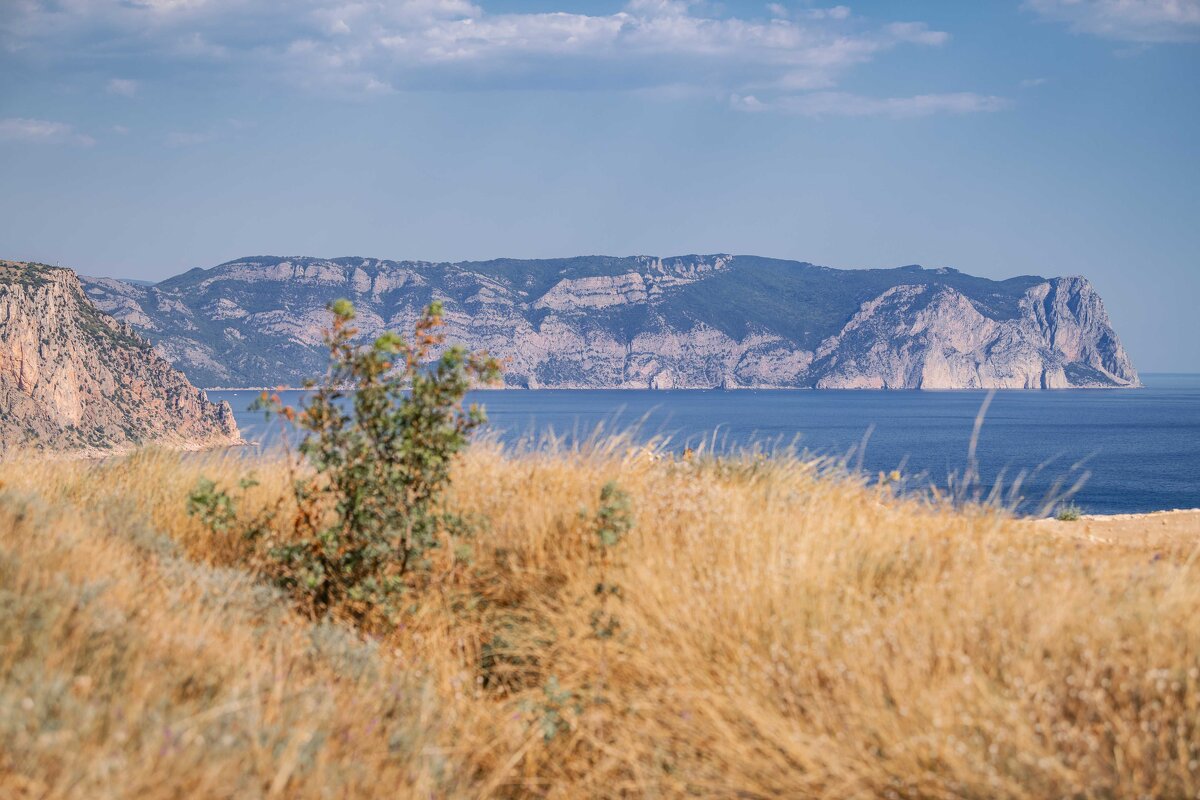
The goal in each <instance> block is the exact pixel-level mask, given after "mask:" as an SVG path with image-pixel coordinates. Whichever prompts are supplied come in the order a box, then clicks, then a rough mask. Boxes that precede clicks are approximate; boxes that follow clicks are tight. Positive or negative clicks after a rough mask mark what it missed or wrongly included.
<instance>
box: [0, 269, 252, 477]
mask: <svg viewBox="0 0 1200 800" xmlns="http://www.w3.org/2000/svg"><path fill="white" fill-rule="evenodd" d="M131 310H132V309H131ZM150 442H153V443H157V444H162V445H165V446H168V447H177V448H186V449H198V448H202V447H211V446H219V445H228V444H235V443H238V442H240V438H239V436H238V429H237V425H236V423H235V422H234V419H233V412H232V411H231V410H230V408H229V405H228V404H226V403H220V404H216V403H211V402H209V400H208V398H207V397H206V395H205V394H204V392H203V391H202V390H200V389H197V388H196V387H195V386H192V385H191V384H190V383H189V382H188V380H187V378H186V377H184V375H183V374H181V373H180V372H179V371H178V370H176V369H175V368H174V367H172V366H171V364H170V362H169V361H167V360H166V359H165V358H163V357H162V356H160V355H159V354H158V353H156V352H155V351H154V348H153V346H152V345H151V344H150V342H148V341H147V340H146V339H144V338H143V337H142V336H140V335H138V334H137V333H136V332H135V331H134V329H133V328H132V327H131V326H130V325H129V324H128V323H124V322H118V321H117V320H115V319H113V318H112V317H110V316H109V315H107V314H105V313H103V312H101V311H100V310H99V309H97V308H96V307H95V306H94V305H93V304H92V303H91V301H89V300H88V298H87V296H86V295H85V294H84V291H83V288H82V286H81V285H80V283H79V279H78V277H77V276H76V275H75V273H74V272H71V271H70V270H68V269H60V268H57V267H48V266H44V265H40V264H26V263H20V262H12V261H0V452H6V451H10V450H13V449H33V450H55V451H74V452H78V453H81V454H99V453H112V452H121V451H124V450H129V449H131V448H133V447H135V446H137V445H140V444H144V443H150Z"/></svg>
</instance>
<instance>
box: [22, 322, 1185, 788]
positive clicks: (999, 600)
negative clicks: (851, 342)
mask: <svg viewBox="0 0 1200 800" xmlns="http://www.w3.org/2000/svg"><path fill="white" fill-rule="evenodd" d="M332 310H333V311H334V319H335V322H334V326H333V328H332V329H331V330H330V331H329V332H328V334H327V336H326V343H327V345H328V346H329V349H330V353H331V360H330V364H331V366H330V371H329V374H328V375H327V376H326V378H325V380H324V381H323V382H322V383H321V384H320V385H319V386H318V387H316V389H315V391H314V392H313V393H312V394H311V395H310V396H309V397H308V399H307V400H306V401H305V405H304V407H302V408H298V409H296V408H288V407H286V406H283V405H282V404H280V403H279V402H278V399H277V398H272V397H265V398H264V400H263V405H264V408H265V409H266V410H267V411H269V412H271V413H272V414H273V415H274V416H276V417H278V418H279V419H281V420H282V421H283V422H284V423H286V424H290V425H293V426H295V427H296V428H297V429H298V430H299V432H300V433H301V434H302V436H301V440H302V444H301V445H300V447H299V449H298V450H297V451H295V452H292V453H273V454H272V453H265V454H262V455H259V456H255V457H247V456H245V455H242V454H230V453H225V454H209V455H199V456H198V455H180V454H178V453H169V452H166V451H156V450H143V451H141V452H138V453H135V454H133V455H129V456H124V457H121V458H115V459H109V460H105V461H96V462H87V461H48V460H44V459H43V460H38V461H27V460H9V461H7V462H3V463H0V602H2V604H3V614H0V674H3V675H4V676H6V677H5V678H4V679H3V680H2V681H0V796H3V797H22V798H23V797H28V798H35V797H36V798H125V797H138V798H141V799H142V800H158V798H168V797H286V798H292V797H294V798H307V797H312V798H323V797H376V796H388V797H409V796H413V797H416V796H420V797H553V798H575V797H742V798H774V797H863V798H867V797H898V798H917V797H921V798H924V797H947V798H948V797H977V798H1003V797H1013V798H1023V797H1027V798H1040V797H1050V796H1053V797H1096V798H1105V797H1138V796H1153V797H1194V796H1196V795H1197V793H1198V792H1200V627H1198V626H1197V625H1196V624H1195V620H1196V619H1197V618H1200V583H1198V581H1197V580H1196V576H1197V572H1196V570H1197V564H1196V562H1197V554H1198V553H1200V549H1198V548H1200V536H1197V535H1194V533H1189V532H1187V531H1182V532H1180V531H1176V530H1172V531H1170V532H1167V533H1161V534H1151V533H1144V534H1139V535H1136V536H1129V537H1126V538H1122V539H1120V540H1115V541H1110V540H1103V539H1100V538H1098V537H1089V536H1086V535H1082V534H1077V533H1074V532H1073V529H1072V528H1071V526H1070V525H1063V526H1061V527H1057V528H1050V527H1046V526H1039V525H1035V524H1033V523H1031V522H1029V521H1025V520H1019V519H1015V518H1013V517H1012V516H1010V515H1008V514H1006V513H1005V512H1004V511H1003V510H999V509H996V508H992V507H988V506H986V505H983V504H978V503H957V502H956V503H949V502H944V501H937V500H931V499H928V498H924V499H921V498H915V497H910V496H906V495H902V494H900V493H898V492H896V491H895V490H894V486H893V484H892V483H890V482H887V481H881V482H873V483H869V482H867V481H866V480H865V479H863V478H862V477H860V476H857V475H854V474H852V473H847V472H846V471H844V470H841V469H839V468H837V466H836V465H830V464H827V463H821V462H815V461H810V460H806V459H804V458H801V457H797V456H794V455H790V454H786V453H781V454H778V455H774V456H765V457H764V456H761V455H757V454H752V453H748V454H745V455H743V456H727V457H721V458H717V457H712V456H709V455H707V454H704V453H699V454H689V455H687V456H672V455H670V454H667V453H665V452H663V451H659V450H656V449H655V448H653V447H645V446H633V444H632V443H631V442H630V441H628V440H624V439H621V438H619V437H618V438H614V439H610V440H606V441H593V442H590V443H588V444H585V445H580V446H578V447H574V448H570V449H568V448H563V447H558V446H555V445H554V444H553V443H548V444H547V445H546V446H544V447H541V448H534V449H529V450H525V451H520V452H514V451H511V450H505V449H503V448H502V447H500V446H499V445H497V444H495V443H493V442H491V441H489V440H488V439H486V438H482V439H480V438H478V437H475V436H474V434H475V433H476V432H477V430H478V429H479V426H480V424H481V423H482V415H481V413H480V412H479V411H478V410H472V409H463V408H462V406H461V402H462V397H463V395H464V393H465V391H466V388H467V387H468V386H469V385H470V384H471V382H472V381H473V380H488V379H492V378H494V377H495V375H496V369H497V367H498V365H497V364H495V363H494V362H492V361H491V360H489V359H487V358H486V357H483V356H482V355H479V354H472V353H468V352H466V351H463V350H457V349H454V348H450V349H448V350H445V351H442V350H441V349H440V345H441V342H440V337H439V334H438V324H439V315H440V314H439V312H440V309H438V308H436V307H435V308H431V309H430V310H429V312H427V314H426V316H425V317H424V318H423V319H422V320H421V321H419V322H418V325H417V329H416V331H415V332H414V334H413V335H412V336H411V337H408V338H401V337H397V336H394V335H388V336H384V337H381V338H380V339H379V340H377V341H376V342H375V343H374V344H372V345H370V346H366V347H363V346H359V345H356V344H353V328H352V321H353V309H352V308H350V307H349V306H348V304H346V305H338V304H335V305H334V306H333V307H332ZM430 348H433V349H437V350H438V351H439V352H443V354H442V355H441V357H440V360H439V361H437V362H435V363H434V365H433V366H432V367H426V366H424V364H425V358H424V356H426V355H427V354H428V352H429V350H430ZM347 379H353V382H354V384H355V385H356V386H358V391H357V392H356V393H354V395H353V396H352V397H351V396H346V395H344V394H343V393H342V392H341V390H339V389H338V388H337V387H339V386H344V385H346V383H347Z"/></svg>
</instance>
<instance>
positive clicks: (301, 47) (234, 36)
mask: <svg viewBox="0 0 1200 800" xmlns="http://www.w3.org/2000/svg"><path fill="white" fill-rule="evenodd" d="M564 5H566V6H567V7H570V4H568V3H565V2H564ZM707 7H708V4H705V3H697V2H693V0H630V1H629V2H628V3H627V5H626V6H625V7H624V9H622V10H620V11H618V12H616V13H611V14H582V13H576V12H572V11H558V12H549V13H489V12H488V11H486V10H485V9H484V8H483V7H482V6H481V5H479V4H476V3H473V2H468V0H392V1H391V2H378V1H372V0H292V2H287V3H283V2H278V1H277V0H19V4H18V5H17V6H16V8H15V11H11V12H10V13H8V14H7V15H6V16H5V19H3V20H0V45H2V46H4V47H5V48H6V49H8V50H9V51H10V52H15V53H19V52H21V51H26V52H29V53H30V54H33V53H37V54H39V56H41V57H44V56H45V54H46V53H64V54H65V53H69V54H71V55H72V57H75V58H81V57H87V56H88V54H89V53H92V54H95V55H97V56H103V55H104V54H106V53H108V52H109V49H110V48H111V43H112V42H113V41H121V42H123V43H125V45H124V46H125V47H127V48H128V49H129V50H130V51H131V54H133V55H136V56H137V57H141V58H147V59H151V60H153V59H159V60H170V59H183V58H188V59H209V60H212V61H225V62H236V61H237V60H239V59H240V60H242V61H245V62H251V63H252V64H253V66H254V68H256V69H258V70H259V71H263V70H266V71H268V72H273V73H274V74H276V75H277V76H282V77H285V78H290V79H293V80H296V81H299V82H301V83H305V84H309V85H327V86H331V87H334V88H339V89H341V88H345V87H360V88H366V87H374V88H379V87H389V86H390V87H392V88H463V87H487V86H498V87H503V88H528V87H532V86H546V85H555V86H559V87H562V88H594V87H598V86H604V87H607V88H639V89H644V88H650V87H654V86H661V85H672V84H678V83H681V82H691V83H692V84H693V85H703V86H705V87H707V88H709V89H721V88H724V89H727V90H730V89H735V88H742V89H746V88H754V89H755V90H757V91H761V90H762V87H764V86H769V85H771V84H772V83H777V84H779V85H781V86H785V87H796V86H806V87H811V86H817V87H830V86H833V85H834V84H835V83H836V81H837V79H838V78H839V76H840V75H841V74H842V73H843V72H845V71H846V70H847V69H849V68H851V67H853V66H855V65H857V64H862V63H864V62H867V61H870V60H871V59H873V58H875V57H876V56H878V55H879V54H881V53H882V52H884V51H887V50H889V49H892V48H894V47H898V46H937V45H940V44H942V43H943V42H945V41H946V39H947V38H948V35H947V34H946V33H944V32H941V31H934V30H931V29H929V28H928V26H926V25H925V24H923V23H919V22H900V23H893V24H884V25H872V24H869V23H867V22H866V21H864V20H859V19H855V18H854V17H853V16H852V15H851V14H850V11H849V9H848V8H846V7H845V6H834V7H831V8H810V9H799V10H796V11H794V12H791V13H788V8H787V7H785V6H779V7H778V8H777V9H776V11H778V12H780V14H779V15H777V16H776V17H775V18H771V17H769V16H763V17H761V18H753V17H738V16H725V15H713V14H707V13H705V11H704V9H705V8H707ZM764 10H765V8H764ZM785 17H786V18H785ZM63 57H66V56H63ZM114 88H115V86H114ZM130 88H134V87H132V86H131V87H130Z"/></svg>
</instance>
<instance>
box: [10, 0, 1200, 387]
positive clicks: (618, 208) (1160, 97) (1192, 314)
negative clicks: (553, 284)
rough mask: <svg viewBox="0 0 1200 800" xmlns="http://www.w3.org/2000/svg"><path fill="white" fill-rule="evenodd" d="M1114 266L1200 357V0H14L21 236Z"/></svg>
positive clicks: (157, 249) (37, 243) (1121, 327)
mask: <svg viewBox="0 0 1200 800" xmlns="http://www.w3.org/2000/svg"><path fill="white" fill-rule="evenodd" d="M687 253H735V254H738V253H741V254H755V255H763V256H772V257H777V258H792V259H797V260H802V261H811V262H814V263H818V264H825V265H828V266H834V267H842V268H862V267H892V266H902V265H907V264H914V263H916V264H923V265H925V266H927V267H943V266H950V267H955V268H957V269H960V270H962V271H964V272H969V273H972V274H976V275H983V276H988V277H994V278H1004V277H1010V276H1013V275H1021V274H1039V275H1046V276H1052V275H1071V274H1082V275H1085V276H1087V277H1088V278H1090V279H1091V280H1092V282H1093V283H1094V284H1095V285H1096V287H1097V289H1098V290H1099V291H1100V293H1101V296H1102V297H1103V298H1104V299H1105V302H1106V305H1107V307H1108V310H1109V313H1110V316H1111V317H1112V319H1113V323H1114V325H1115V327H1116V329H1117V331H1118V333H1119V334H1120V335H1121V337H1122V340H1123V341H1124V342H1125V345H1126V347H1127V349H1128V350H1129V351H1130V354H1131V355H1132V357H1133V359H1134V363H1135V364H1136V365H1137V367H1138V368H1139V369H1140V370H1142V371H1143V372H1155V371H1192V372H1200V313H1197V311H1196V306H1197V299H1198V298H1200V0H1140V1H1139V0H986V2H983V1H982V0H981V1H979V2H974V1H973V2H961V1H960V0H938V1H936V2H935V1H933V0H930V1H928V2H920V1H919V0H912V1H910V2H905V3H897V2H868V1H864V2H857V3H854V4H852V5H849V6H844V5H822V4H818V3H809V2H802V0H781V2H774V3H764V2H740V1H735V0H726V2H704V1H703V0H701V1H699V2H691V1H689V0H611V1H606V0H286V1H285V0H0V257H2V258H13V259H22V260H37V261H41V262H45V263H52V264H55V263H56V264H61V265H63V266H70V267H73V268H75V269H77V270H78V271H80V272H82V273H84V274H91V275H110V276H116V277H126V278H138V279H145V280H160V279H162V278H166V277H169V276H170V275H174V274H177V273H179V272H182V271H184V270H187V269H190V268H192V267H197V266H199V267H210V266H213V265H216V264H219V263H221V262H224V261H228V260H231V259H235V258H238V257H241V256H248V255H313V256H328V257H332V256H348V255H357V256H371V257H378V258H391V259H427V260H435V261H443V260H449V261H457V260H463V259H486V258H496V257H514V258H538V257H553V256H569V255H585V254H609V255H633V254H649V255H660V256H668V255H679V254H687Z"/></svg>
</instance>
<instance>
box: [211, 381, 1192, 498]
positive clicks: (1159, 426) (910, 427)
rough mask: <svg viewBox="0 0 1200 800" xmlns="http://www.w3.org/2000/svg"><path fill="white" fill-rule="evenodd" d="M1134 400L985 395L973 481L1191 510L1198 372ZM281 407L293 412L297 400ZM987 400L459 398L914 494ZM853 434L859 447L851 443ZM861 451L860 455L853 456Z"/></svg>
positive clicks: (512, 438)
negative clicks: (839, 464)
mask: <svg viewBox="0 0 1200 800" xmlns="http://www.w3.org/2000/svg"><path fill="white" fill-rule="evenodd" d="M1143 380H1144V381H1145V382H1146V384H1147V386H1146V388H1145V389H1134V390H1111V391H1110V390H1063V391H1003V392H997V393H996V395H995V397H994V398H993V400H992V403H991V406H990V407H989V409H988V411H987V415H986V419H985V422H984V425H983V429H982V433H981V435H980V439H979V444H978V452H977V458H978V461H979V471H980V474H981V476H982V479H983V482H984V483H985V484H986V485H989V486H990V485H992V484H994V483H995V481H996V479H997V477H998V476H1001V475H1004V476H1005V480H1006V481H1010V480H1011V478H1012V477H1015V476H1016V475H1017V474H1018V473H1020V472H1025V473H1026V477H1025V478H1024V483H1023V489H1022V492H1021V494H1022V495H1023V496H1024V497H1026V498H1029V499H1030V500H1029V503H1028V504H1027V505H1026V509H1029V510H1031V509H1032V506H1033V505H1034V504H1035V501H1041V500H1042V499H1043V498H1044V497H1045V496H1046V494H1047V492H1050V491H1052V490H1053V487H1054V486H1055V485H1056V484H1063V483H1065V484H1066V485H1070V484H1073V483H1074V482H1075V480H1076V479H1077V478H1079V477H1081V476H1084V475H1085V474H1086V482H1085V483H1084V485H1083V488H1082V489H1080V490H1079V492H1078V493H1077V494H1076V495H1075V497H1074V501H1075V502H1076V503H1077V504H1078V505H1079V506H1081V507H1082V508H1083V509H1084V510H1085V511H1087V512H1091V513H1106V514H1111V513H1123V512H1136V511H1153V510H1157V509H1165V508H1195V507H1200V375H1165V374H1159V375H1155V374H1151V375H1145V376H1143ZM287 394H292V395H293V396H292V397H291V398H287V399H288V402H291V403H293V404H294V403H295V402H296V400H297V399H298V396H299V394H300V393H299V392H296V393H285V397H286V395H287ZM986 395H987V393H986V392H976V391H961V392H916V391H808V390H797V391H774V390H770V391H768V390H761V391H757V390H737V391H721V390H693V391H631V390H626V391H599V390H591V391H558V390H546V391H483V392H474V393H472V397H471V399H472V400H473V401H475V402H480V403H482V404H483V405H484V406H485V407H486V408H487V411H488V416H489V418H490V420H491V427H492V428H493V429H494V430H495V431H496V432H497V434H498V435H500V436H501V438H503V439H504V440H505V441H508V442H517V441H519V440H521V439H523V438H530V437H532V438H536V437H538V436H540V435H541V434H543V433H546V432H548V431H553V432H555V433H557V434H559V435H562V436H565V437H566V438H567V439H568V440H571V439H577V438H581V437H586V436H588V435H590V434H591V433H592V432H593V431H595V429H596V427H597V426H598V425H603V426H604V427H605V429H606V430H613V429H619V430H626V429H629V428H631V427H635V426H636V427H637V430H638V434H637V435H638V436H639V438H642V439H648V438H650V437H653V436H668V437H670V443H669V446H670V447H671V448H672V449H674V450H680V449H682V448H684V447H686V446H688V445H692V446H694V445H695V444H696V443H698V442H700V441H702V440H703V441H706V442H709V443H711V442H712V441H713V440H714V435H715V440H716V442H717V444H718V447H719V448H721V449H732V448H738V447H744V446H747V445H752V444H755V443H758V444H765V445H768V446H769V445H773V444H779V443H782V444H788V443H791V442H793V441H796V442H797V444H798V445H799V446H800V447H802V448H805V449H808V450H810V451H814V452H816V453H820V454H823V455H832V456H842V455H845V454H846V453H848V452H851V451H852V450H853V451H855V452H854V456H853V461H854V462H855V463H858V460H859V458H861V466H862V469H864V470H866V471H867V472H868V473H870V474H875V473H876V472H878V471H881V470H883V471H888V470H892V469H895V468H898V467H899V468H902V469H903V471H904V474H905V475H908V476H914V477H913V478H911V479H910V480H912V481H913V482H915V483H920V484H922V485H926V484H931V483H932V484H937V485H944V484H945V483H946V480H947V477H948V476H949V475H950V474H951V473H961V472H962V471H963V469H964V467H966V465H967V448H968V445H969V442H970V438H971V430H972V427H973V424H974V421H975V417H976V415H977V413H978V412H979V409H980V406H981V404H982V403H983V401H984V399H985V397H986ZM209 396H210V397H212V398H213V399H214V400H228V401H229V402H230V405H232V406H233V409H234V412H235V413H236V415H237V421H238V425H239V426H241V427H242V430H243V432H244V433H245V434H246V435H247V436H248V438H254V439H259V440H269V439H270V438H271V433H270V431H271V430H273V427H272V428H268V426H266V425H264V423H263V421H262V416H261V415H260V414H255V413H251V412H249V411H247V410H246V409H247V406H248V405H249V404H250V403H251V402H252V401H253V400H254V398H255V397H257V393H256V392H253V391H232V392H230V391H222V392H217V391H211V392H209ZM864 437H866V446H865V448H861V444H862V442H863V440H864ZM859 449H861V453H859V452H858V450H859Z"/></svg>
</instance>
